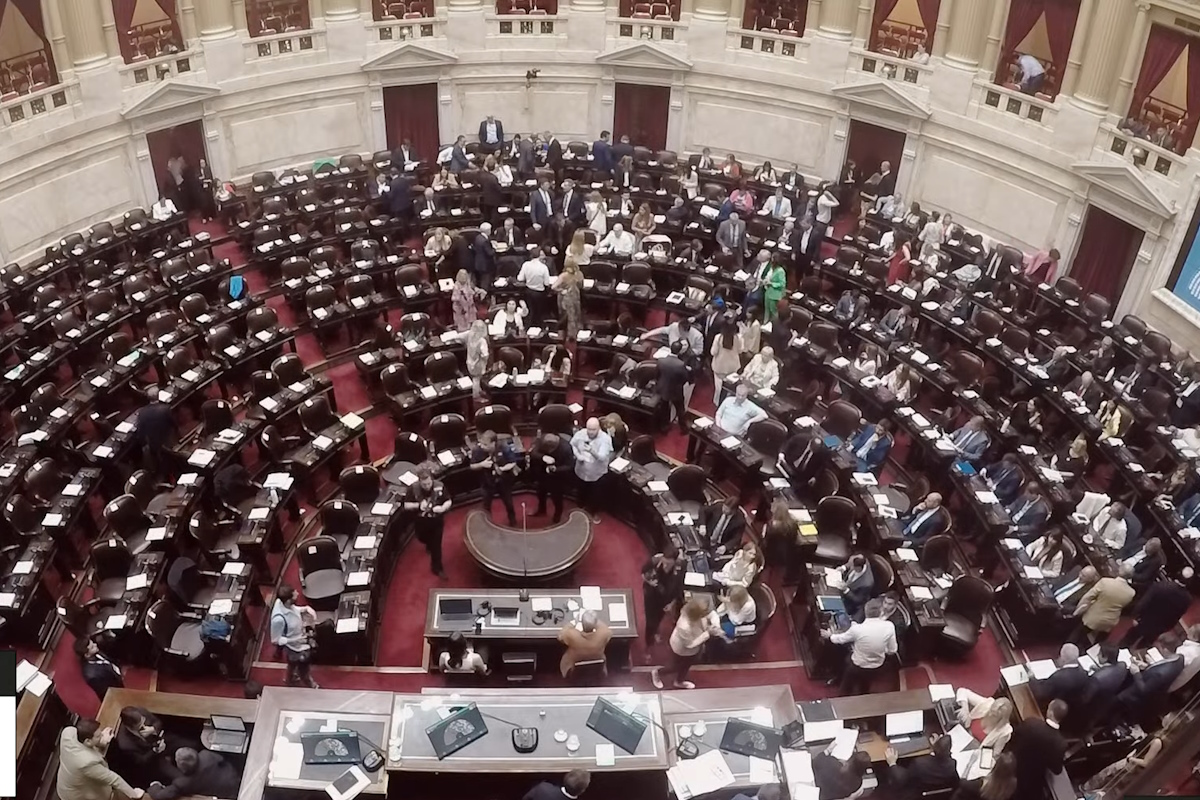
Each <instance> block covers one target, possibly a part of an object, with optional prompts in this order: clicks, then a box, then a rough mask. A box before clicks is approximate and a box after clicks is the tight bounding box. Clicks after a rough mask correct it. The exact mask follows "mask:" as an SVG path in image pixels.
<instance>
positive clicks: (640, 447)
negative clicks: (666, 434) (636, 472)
mask: <svg viewBox="0 0 1200 800" xmlns="http://www.w3.org/2000/svg"><path fill="white" fill-rule="evenodd" d="M629 460H630V461H632V462H634V463H635V464H640V465H641V466H643V467H645V468H646V471H647V472H649V473H650V475H651V477H652V479H653V480H656V481H665V480H666V479H667V476H668V475H670V474H671V465H670V464H668V463H666V462H665V461H663V460H662V459H661V458H659V456H658V447H657V446H656V445H655V443H654V437H653V436H650V435H648V434H643V435H641V436H635V437H634V438H633V440H632V441H630V442H629Z"/></svg>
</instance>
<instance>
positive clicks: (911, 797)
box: [883, 734, 959, 800]
mask: <svg viewBox="0 0 1200 800" xmlns="http://www.w3.org/2000/svg"><path fill="white" fill-rule="evenodd" d="M934 736H935V737H936V738H935V739H934V740H933V743H932V744H931V745H930V746H929V755H927V756H918V757H916V758H910V759H908V760H907V761H906V762H905V763H904V766H900V764H899V761H900V756H899V755H898V754H897V753H896V750H895V749H894V748H892V747H891V746H889V747H888V748H887V750H885V751H884V754H883V755H884V758H885V759H887V764H888V770H887V778H888V781H887V782H888V785H889V786H890V787H891V788H892V789H893V790H894V791H895V792H896V795H897V797H899V798H901V800H916V798H920V797H923V796H924V795H925V794H926V793H927V792H937V791H942V790H946V789H954V788H956V787H957V786H958V780H959V778H958V767H957V765H956V764H955V763H954V755H953V753H952V751H951V745H952V744H953V743H952V741H951V739H950V737H949V736H938V735H937V734H934Z"/></svg>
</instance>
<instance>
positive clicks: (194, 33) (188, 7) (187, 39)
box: [175, 0, 200, 49]
mask: <svg viewBox="0 0 1200 800" xmlns="http://www.w3.org/2000/svg"><path fill="white" fill-rule="evenodd" d="M175 8H176V14H177V17H178V24H179V35H180V36H181V37H183V46H184V49H187V48H189V47H191V45H192V42H194V41H196V40H197V39H199V38H200V29H199V27H197V25H196V6H195V4H194V3H193V2H192V1H191V0H185V1H184V2H182V3H178V4H177V5H176V6H175Z"/></svg>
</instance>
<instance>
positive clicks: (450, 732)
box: [425, 703, 488, 761]
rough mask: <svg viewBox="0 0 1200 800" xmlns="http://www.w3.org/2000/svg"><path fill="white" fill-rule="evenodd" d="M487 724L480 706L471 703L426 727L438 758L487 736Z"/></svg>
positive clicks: (426, 733)
mask: <svg viewBox="0 0 1200 800" xmlns="http://www.w3.org/2000/svg"><path fill="white" fill-rule="evenodd" d="M487 732H488V729H487V725H486V724H485V723H484V721H483V715H482V714H481V713H479V707H478V706H476V705H475V704H474V703H469V704H468V705H467V706H465V707H464V708H460V709H459V710H458V711H455V712H454V713H453V714H451V715H450V716H448V717H446V718H445V719H441V720H438V721H437V722H435V723H433V724H432V725H430V726H429V727H428V728H426V729H425V735H426V736H428V737H429V743H430V744H431V745H433V752H434V755H436V756H437V757H438V760H439V761H440V760H442V759H443V758H446V757H447V756H450V755H453V754H454V753H457V752H458V751H459V750H462V749H463V748H464V747H466V746H467V745H469V744H470V743H471V742H474V741H477V740H479V739H482V738H483V737H484V736H487Z"/></svg>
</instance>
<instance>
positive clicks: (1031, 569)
mask: <svg viewBox="0 0 1200 800" xmlns="http://www.w3.org/2000/svg"><path fill="white" fill-rule="evenodd" d="M1023 571H1024V573H1025V577H1026V578H1029V579H1030V580H1031V581H1040V580H1041V579H1042V578H1044V577H1046V576H1045V575H1043V574H1042V570H1041V569H1040V568H1039V567H1037V566H1036V565H1034V564H1026V565H1025V566H1024V568H1023Z"/></svg>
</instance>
